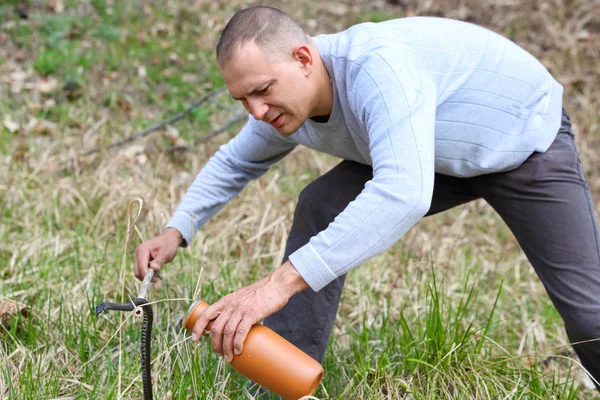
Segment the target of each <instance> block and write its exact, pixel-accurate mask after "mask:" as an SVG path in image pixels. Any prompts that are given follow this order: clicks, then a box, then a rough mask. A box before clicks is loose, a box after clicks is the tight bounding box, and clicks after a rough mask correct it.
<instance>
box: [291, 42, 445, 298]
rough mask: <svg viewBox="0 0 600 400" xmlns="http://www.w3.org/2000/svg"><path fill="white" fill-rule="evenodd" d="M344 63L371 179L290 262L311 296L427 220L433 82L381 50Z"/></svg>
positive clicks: (431, 172)
mask: <svg viewBox="0 0 600 400" xmlns="http://www.w3.org/2000/svg"><path fill="white" fill-rule="evenodd" d="M348 63H349V65H348V67H347V72H346V73H347V76H348V78H347V82H348V89H347V90H348V94H349V101H350V105H351V107H352V112H353V113H354V114H355V116H356V117H357V119H358V120H359V121H360V124H362V125H363V126H362V129H364V130H366V131H367V133H368V139H369V152H370V155H371V159H372V163H373V179H372V180H370V181H369V182H367V184H366V185H365V188H364V189H363V191H362V192H361V193H360V195H359V196H358V197H357V198H356V199H355V200H354V201H352V202H351V203H350V204H349V205H348V206H347V207H346V209H345V210H344V211H342V212H341V213H340V214H339V215H338V216H337V217H336V218H335V220H334V221H333V222H332V223H331V224H330V225H329V226H328V227H327V228H326V229H325V230H324V231H322V232H320V233H319V234H318V235H316V236H314V237H312V238H311V239H310V241H309V243H307V244H306V245H305V246H303V247H301V248H300V249H298V250H297V251H296V252H294V253H293V254H292V255H291V256H290V261H291V262H292V264H293V265H294V267H295V268H296V269H297V270H298V272H299V273H300V275H301V276H302V277H303V278H304V280H305V281H306V282H307V283H308V284H309V285H310V287H311V288H312V289H313V290H315V291H318V290H320V289H321V288H323V287H324V286H325V285H327V284H328V283H329V282H331V281H332V280H334V279H335V278H336V277H338V276H340V275H343V274H345V273H347V272H348V271H349V270H351V269H352V268H354V267H356V266H358V265H359V264H361V263H363V262H365V261H366V260H368V259H369V258H371V257H373V256H375V255H377V254H379V253H380V252H382V251H384V250H386V249H387V248H389V247H390V246H391V245H392V244H394V243H395V242H396V241H398V240H399V239H400V237H401V236H402V235H404V234H405V233H406V232H407V231H408V229H410V228H411V227H412V226H413V225H414V224H415V223H417V221H419V220H420V219H421V218H422V217H423V216H424V215H425V214H426V213H427V211H428V210H429V207H430V205H431V198H432V194H433V180H434V124H435V109H436V91H435V86H434V83H433V81H432V80H431V78H430V77H429V76H428V75H427V74H426V73H425V72H424V71H423V70H422V69H419V68H418V67H416V66H414V65H411V64H410V63H408V62H407V61H406V60H404V59H402V58H400V57H399V56H398V55H397V54H395V53H394V52H391V51H389V50H386V49H385V48H379V49H376V50H373V51H371V52H369V53H366V54H364V55H362V56H360V58H358V59H357V60H356V61H350V60H348Z"/></svg>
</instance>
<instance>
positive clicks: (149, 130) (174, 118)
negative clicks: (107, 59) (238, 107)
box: [83, 86, 227, 156]
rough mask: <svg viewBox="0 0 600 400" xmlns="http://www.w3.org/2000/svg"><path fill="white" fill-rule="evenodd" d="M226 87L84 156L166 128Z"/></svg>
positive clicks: (85, 154) (84, 154)
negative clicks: (154, 123)
mask: <svg viewBox="0 0 600 400" xmlns="http://www.w3.org/2000/svg"><path fill="white" fill-rule="evenodd" d="M226 89H227V86H221V87H219V88H217V89H216V90H214V91H212V92H210V93H209V94H207V95H206V96H204V97H203V98H201V99H200V100H197V101H195V102H194V103H192V104H191V105H190V106H189V107H188V108H186V109H185V110H183V111H181V112H180V113H177V114H175V115H173V116H172V117H170V118H167V119H166V120H164V121H161V122H159V123H158V124H156V125H153V126H151V127H149V128H146V129H144V130H143V131H141V132H140V133H136V134H135V135H132V136H129V137H126V138H125V139H121V140H119V141H117V142H114V143H111V144H109V145H108V146H101V147H96V148H94V149H92V150H89V151H87V152H85V153H83V156H89V155H90V154H94V153H98V152H99V151H102V150H109V149H113V148H115V147H120V146H122V145H124V144H125V143H129V142H133V141H134V140H137V139H140V138H143V137H144V136H148V135H149V134H151V133H152V132H155V131H157V130H159V129H161V128H164V127H165V126H167V125H169V124H172V123H173V122H175V121H178V120H180V119H181V118H183V117H185V116H186V115H187V114H188V113H189V112H190V111H192V110H193V109H194V108H196V107H198V106H200V105H201V104H203V103H206V102H207V101H208V100H211V99H212V98H214V97H216V96H218V95H220V94H221V93H223V92H224V91H225V90H226Z"/></svg>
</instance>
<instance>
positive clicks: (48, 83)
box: [38, 77, 58, 93]
mask: <svg viewBox="0 0 600 400" xmlns="http://www.w3.org/2000/svg"><path fill="white" fill-rule="evenodd" d="M56 86H58V80H57V79H56V78H52V77H50V78H47V79H42V80H41V81H40V84H39V85H38V88H39V89H40V92H42V93H50V92H51V91H53V90H54V89H55V88H56Z"/></svg>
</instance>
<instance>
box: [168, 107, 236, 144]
mask: <svg viewBox="0 0 600 400" xmlns="http://www.w3.org/2000/svg"><path fill="white" fill-rule="evenodd" d="M246 119H248V113H247V112H245V111H244V112H240V113H238V114H236V115H235V116H234V117H233V118H232V119H230V120H229V121H228V122H227V123H226V124H225V125H223V126H222V127H220V128H218V129H215V130H214V131H212V132H210V133H209V134H208V135H206V136H202V137H199V138H198V139H196V140H194V142H193V144H191V145H175V146H171V147H169V148H168V149H167V152H169V153H175V152H178V151H187V150H191V149H192V147H193V146H197V145H198V144H200V143H204V142H207V141H209V140H210V139H212V138H214V137H215V136H217V135H219V134H221V133H223V132H226V131H227V130H229V128H231V127H232V126H234V125H236V124H237V123H239V122H242V121H244V120H246Z"/></svg>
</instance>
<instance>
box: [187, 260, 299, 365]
mask: <svg viewBox="0 0 600 400" xmlns="http://www.w3.org/2000/svg"><path fill="white" fill-rule="evenodd" d="M308 287H309V286H308V284H307V283H306V282H305V281H304V279H302V277H301V276H300V274H298V272H297V271H296V269H295V268H294V266H293V265H292V263H290V262H289V261H287V262H286V263H285V264H283V265H282V266H281V267H280V268H278V269H277V270H276V271H274V272H273V273H271V274H270V275H269V276H267V277H266V278H263V279H261V280H260V281H258V282H255V283H253V284H252V285H250V286H246V287H243V288H241V289H238V290H236V291H235V292H233V293H231V294H228V295H227V296H225V297H223V298H222V299H220V300H219V301H217V302H216V303H214V304H213V305H211V306H210V307H208V308H206V309H205V310H204V311H202V313H201V314H200V316H199V317H198V320H197V321H196V324H195V325H194V329H193V330H192V340H193V341H197V340H198V339H199V338H200V337H201V336H202V333H203V332H204V330H205V329H206V326H207V325H208V323H209V322H210V321H213V320H214V321H213V322H212V327H211V329H210V338H211V342H212V347H213V349H214V350H215V351H216V352H217V353H218V354H219V355H220V356H221V357H224V358H225V361H228V362H230V361H231V360H232V359H233V355H234V354H236V355H237V354H240V353H241V352H242V349H243V344H244V340H245V339H246V335H248V331H249V330H250V328H251V327H252V325H254V324H255V323H257V322H258V321H260V320H262V319H264V318H266V317H268V316H269V315H271V314H274V313H275V312H277V311H279V310H280V309H281V308H282V307H283V306H285V305H286V304H287V302H288V301H289V299H290V297H292V296H293V295H294V294H296V293H298V292H300V291H302V290H304V289H306V288H308Z"/></svg>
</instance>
